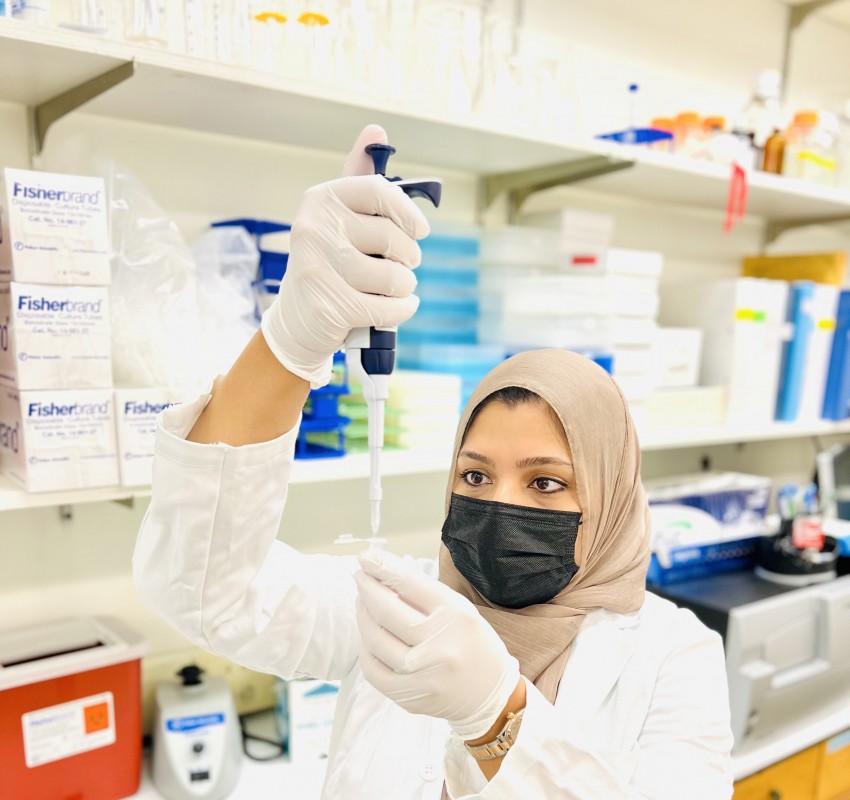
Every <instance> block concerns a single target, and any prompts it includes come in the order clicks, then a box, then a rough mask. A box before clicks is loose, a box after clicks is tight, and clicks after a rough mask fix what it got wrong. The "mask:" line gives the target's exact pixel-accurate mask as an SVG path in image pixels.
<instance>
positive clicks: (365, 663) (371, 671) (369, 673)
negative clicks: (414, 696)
mask: <svg viewBox="0 0 850 800" xmlns="http://www.w3.org/2000/svg"><path fill="white" fill-rule="evenodd" d="M360 670H361V672H362V673H363V677H364V678H366V680H367V681H368V682H369V683H371V684H372V686H374V687H375V688H376V689H377V690H378V691H379V692H381V693H382V694H384V695H386V696H387V697H390V698H393V699H395V698H397V697H398V696H399V693H404V694H406V692H407V690H409V684H410V678H409V677H408V676H407V675H403V674H401V673H398V672H396V671H395V670H393V669H391V668H390V667H388V666H387V665H386V664H385V663H384V662H383V661H381V659H380V658H378V657H377V656H375V655H373V654H372V653H370V652H369V651H368V650H367V649H366V648H365V647H361V648H360Z"/></svg>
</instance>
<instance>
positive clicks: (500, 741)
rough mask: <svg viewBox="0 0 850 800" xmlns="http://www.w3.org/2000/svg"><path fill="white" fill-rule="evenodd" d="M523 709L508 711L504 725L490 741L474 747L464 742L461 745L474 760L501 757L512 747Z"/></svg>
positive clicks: (488, 759)
mask: <svg viewBox="0 0 850 800" xmlns="http://www.w3.org/2000/svg"><path fill="white" fill-rule="evenodd" d="M524 711H525V709H521V710H520V711H517V712H516V713H514V712H513V711H509V712H508V721H507V722H506V723H505V727H504V728H502V730H501V731H499V733H498V734H497V735H496V738H495V739H493V741H492V742H486V743H485V744H479V745H475V746H474V747H473V746H472V745H470V744H467V743H466V742H464V743H463V745H464V747H465V748H466V750H467V752H468V753H469V754H470V755H471V756H472V757H473V758H474V759H475V760H476V761H490V760H492V759H494V758H503V757H504V755H505V754H506V753H507V752H508V750H510V749H511V747H513V744H514V742H515V741H516V737H517V733H518V732H519V726H520V725H521V724H522V715H523V712H524Z"/></svg>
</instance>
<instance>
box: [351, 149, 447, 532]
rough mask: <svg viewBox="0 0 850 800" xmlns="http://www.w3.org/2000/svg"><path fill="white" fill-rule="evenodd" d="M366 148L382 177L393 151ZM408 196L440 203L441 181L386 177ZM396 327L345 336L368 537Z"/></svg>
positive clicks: (375, 515) (375, 522)
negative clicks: (363, 448)
mask: <svg viewBox="0 0 850 800" xmlns="http://www.w3.org/2000/svg"><path fill="white" fill-rule="evenodd" d="M366 152H367V153H368V154H369V155H370V156H371V157H372V161H373V162H374V164H375V173H376V174H378V175H383V176H384V177H385V178H386V173H387V162H388V161H389V158H390V156H391V155H392V154H393V153H395V148H394V147H393V146H392V145H389V144H370V145H367V146H366ZM387 180H389V181H392V182H393V183H395V184H396V185H397V186H399V187H400V188H401V190H402V191H403V192H404V193H405V194H406V195H408V196H409V197H424V198H426V199H428V200H430V201H431V202H432V203H433V204H434V206H439V205H440V198H441V196H442V189H443V185H442V183H441V181H440V180H439V178H416V179H411V180H402V179H401V178H387ZM395 348H396V328H395V327H392V328H356V329H354V330H353V331H351V333H350V334H349V335H348V337H347V338H346V340H345V355H346V359H347V361H348V369H349V372H350V373H351V374H352V375H353V376H354V377H356V378H357V380H358V381H359V382H360V385H361V386H362V387H363V399H364V400H365V401H366V409H367V411H368V431H369V501H370V504H371V521H372V538H373V539H375V538H377V536H378V530H379V529H380V527H381V498H382V495H383V492H382V490H381V450H382V449H383V447H384V411H385V408H386V404H387V398H388V397H389V389H390V385H389V380H390V375H391V374H392V371H393V367H394V366H395Z"/></svg>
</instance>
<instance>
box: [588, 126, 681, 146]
mask: <svg viewBox="0 0 850 800" xmlns="http://www.w3.org/2000/svg"><path fill="white" fill-rule="evenodd" d="M596 138H597V139H607V140H608V141H611V142H620V143H621V144H652V143H653V142H663V141H665V140H670V139H672V138H673V134H672V133H670V132H669V131H659V130H657V129H655V128H629V129H628V130H625V131H615V132H614V133H603V134H602V135H600V136H597V137H596Z"/></svg>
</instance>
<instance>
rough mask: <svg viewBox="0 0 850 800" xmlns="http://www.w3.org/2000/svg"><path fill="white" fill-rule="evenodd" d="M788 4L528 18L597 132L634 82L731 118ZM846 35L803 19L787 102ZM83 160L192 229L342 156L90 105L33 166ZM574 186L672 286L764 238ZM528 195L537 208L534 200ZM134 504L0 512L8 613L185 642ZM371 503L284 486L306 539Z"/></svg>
mask: <svg viewBox="0 0 850 800" xmlns="http://www.w3.org/2000/svg"><path fill="white" fill-rule="evenodd" d="M785 13H786V12H785V7H784V6H782V5H781V4H780V3H778V2H774V0H747V2H746V3H741V2H739V1H736V0H714V2H711V3H705V2H702V0H644V1H643V2H641V3H635V2H630V0H535V1H533V2H529V19H530V21H531V23H532V24H533V25H535V26H537V27H538V28H539V29H541V30H546V31H550V32H551V31H553V30H557V31H559V32H562V33H564V34H565V35H567V36H569V37H570V38H571V39H572V40H573V41H574V42H577V43H578V44H576V45H575V46H574V48H573V68H574V87H575V91H576V94H577V96H578V97H579V98H581V100H582V103H583V106H584V113H583V119H584V123H585V127H586V128H587V129H588V130H589V131H591V132H598V131H601V130H606V129H611V128H616V127H619V126H621V125H622V124H623V123H624V114H625V110H624V109H625V105H624V100H625V86H626V85H627V84H628V83H629V82H632V81H637V82H639V83H640V84H641V87H642V88H641V95H642V103H643V105H644V107H645V109H646V115H647V116H650V115H654V114H656V113H662V112H666V113H674V112H676V111H679V110H684V109H686V108H696V109H698V110H701V111H704V112H709V111H710V112H719V113H726V114H732V113H733V112H734V110H735V109H736V108H737V107H739V106H740V105H741V104H742V103H743V102H744V100H745V99H746V96H747V94H748V91H749V87H750V84H751V81H752V76H753V75H754V73H755V72H756V71H757V70H758V69H759V68H761V67H763V66H776V65H778V58H779V52H780V47H781V36H782V24H783V19H784V15H785ZM848 44H850V32H848V31H846V30H842V29H838V28H835V27H833V26H831V25H828V24H825V23H823V22H819V21H816V20H813V21H811V22H809V23H807V25H806V27H805V28H804V30H803V31H802V33H801V35H800V37H799V40H798V42H797V47H796V49H795V69H796V72H795V74H794V80H793V82H792V85H791V94H792V97H793V98H798V99H799V100H800V101H803V100H805V102H810V101H823V102H828V103H833V102H837V101H838V100H840V99H843V97H844V96H845V95H848V96H850V69H848V67H850V48H848V46H847V45H848ZM824 80H825V81H827V83H824V82H823V81H824ZM355 133H356V132H355V131H352V136H353V135H354V134H355ZM390 134H392V132H391V131H390ZM92 155H99V156H111V157H112V158H115V159H117V160H118V161H120V162H121V163H123V164H125V165H126V166H127V167H128V168H130V169H131V170H132V171H133V172H134V173H135V174H136V175H137V176H138V177H139V178H140V179H141V180H142V181H143V182H144V184H145V185H146V187H147V188H148V189H149V190H150V191H151V193H152V194H153V196H154V197H156V198H157V199H158V201H159V203H160V204H161V205H162V206H163V208H164V209H165V210H166V211H167V213H168V214H169V215H171V217H172V218H173V219H174V220H175V221H176V222H177V223H178V224H179V225H180V226H181V228H182V230H183V232H184V234H185V235H186V236H187V238H191V237H193V236H195V235H196V234H197V233H199V232H200V231H201V230H203V229H204V227H205V226H206V225H207V224H208V222H209V221H211V220H214V219H219V218H224V217H228V216H233V215H237V214H238V215H256V216H265V217H270V218H279V219H291V218H292V217H293V215H294V213H295V210H296V208H297V205H298V200H299V197H300V195H301V193H302V191H303V189H304V188H305V187H306V186H308V185H310V184H312V183H315V182H318V181H321V180H325V179H328V178H331V177H333V176H334V175H336V174H337V171H338V168H339V164H340V158H339V157H338V156H337V155H334V154H327V153H320V152H315V151H309V150H297V149H294V148H285V147H279V146H274V145H270V144H265V143H255V142H246V141H242V140H234V139H229V138H226V137H220V136H211V135H202V134H195V133H187V132H184V131H178V130H170V129H165V128H160V127H156V126H150V125H143V124H137V123H123V122H118V121H115V120H104V119H98V118H96V117H91V116H87V115H85V114H82V113H77V114H73V115H71V116H70V117H67V118H65V119H63V120H62V121H60V122H59V123H57V124H56V125H55V126H54V128H53V129H52V130H51V131H50V133H49V135H48V145H47V148H46V151H45V154H44V159H43V164H44V166H45V167H48V168H64V169H74V168H79V165H84V164H86V163H88V162H89V161H90V159H91V157H92ZM0 162H2V163H3V164H7V165H14V166H26V165H27V162H28V158H27V147H26V127H25V114H24V110H23V109H22V108H20V107H16V106H10V105H3V104H0ZM75 165H77V167H75ZM397 166H398V168H399V171H400V172H402V173H403V174H404V173H408V174H412V173H414V172H416V171H419V170H420V169H421V170H423V171H427V172H431V171H433V170H432V169H428V165H416V164H413V163H410V164H408V163H405V162H403V161H399V162H398V165H397ZM443 174H444V176H445V177H446V179H447V185H446V192H445V197H446V204H445V206H444V207H443V208H442V209H441V211H440V212H439V214H438V215H436V216H437V218H438V219H446V220H460V221H470V220H471V219H472V218H473V216H474V210H475V190H476V185H475V179H474V177H473V176H471V175H465V174H459V173H458V174H445V172H444V171H443ZM567 197H568V200H569V202H570V203H571V204H573V205H576V206H579V207H584V208H588V209H597V210H603V211H607V212H609V213H613V214H614V215H615V218H616V222H617V227H616V235H615V243H616V244H618V245H620V246H627V247H642V248H651V249H660V250H662V251H663V252H664V253H665V255H666V257H667V267H666V275H665V280H675V279H689V278H692V277H695V276H698V275H712V276H715V275H716V276H720V275H730V274H735V272H736V270H737V265H738V261H739V259H740V256H741V255H742V254H744V253H745V252H751V251H753V250H755V249H756V248H757V247H758V244H759V241H760V236H761V230H762V228H761V223H759V222H757V221H748V222H746V223H744V224H742V225H740V226H739V227H738V228H737V229H736V230H735V231H734V232H733V233H732V234H731V235H729V236H725V235H723V234H722V233H721V230H720V214H719V213H711V212H706V211H693V210H682V209H677V208H673V207H659V206H646V205H642V204H641V203H639V202H635V201H627V200H617V199H615V198H611V197H608V196H605V195H601V194H596V193H593V192H590V191H587V190H585V189H582V188H575V189H572V190H569V192H568V193H567ZM535 202H536V201H532V202H531V203H530V204H529V207H528V209H529V211H531V212H533V211H534V210H535ZM538 210H539V209H538ZM781 246H782V247H783V248H786V249H795V248H806V247H809V246H818V247H840V248H846V247H847V240H846V235H845V234H844V233H842V232H840V231H839V232H837V233H836V230H833V229H826V230H824V231H820V232H817V231H815V232H814V233H813V232H811V231H807V232H805V233H793V234H790V235H789V236H788V237H787V238H785V239H783V240H782V242H781ZM706 452H707V453H710V455H711V457H712V459H713V462H714V464H715V465H716V466H718V467H721V468H729V469H742V470H748V471H756V472H763V473H765V474H771V475H776V476H777V477H780V476H781V477H783V478H788V477H793V478H794V479H797V480H803V479H804V478H805V477H806V476H807V473H808V472H809V470H810V469H811V466H812V464H813V454H814V449H813V446H812V444H811V443H810V442H807V441H796V442H791V443H782V442H779V443H766V444H750V445H746V446H745V447H742V448H739V447H734V446H725V447H717V448H709V449H707V450H706ZM702 456H703V451H702V450H701V449H691V450H682V451H674V452H670V453H650V454H647V456H646V457H645V460H644V472H645V474H646V475H647V476H657V475H662V474H669V473H671V472H677V471H683V470H684V471H693V470H697V469H699V467H700V463H701V458H702ZM444 486H445V475H438V474H434V475H426V476H417V477H396V478H388V479H386V484H385V497H386V500H385V530H386V531H387V532H388V533H390V535H391V536H392V539H393V547H394V548H395V549H398V550H404V551H409V552H414V553H416V554H418V555H432V554H433V553H434V551H435V547H436V544H437V541H438V531H439V526H440V524H441V521H442V513H443V491H444ZM331 495H332V498H331ZM330 499H332V500H333V502H332V503H330V502H328V501H329V500H330ZM143 511H144V504H142V506H141V507H139V508H137V509H133V510H130V509H127V508H124V507H120V506H117V505H110V504H100V505H91V506H79V507H77V508H76V509H75V513H74V518H73V520H72V521H70V522H61V521H60V519H59V515H58V513H57V511H56V510H55V509H43V510H37V511H20V512H3V513H0V620H2V623H0V624H3V625H12V624H15V623H18V622H21V623H27V622H35V621H37V620H40V619H46V618H52V617H55V616H56V615H59V614H64V613H71V612H96V611H102V610H104V608H108V609H110V610H112V611H114V612H115V613H120V614H121V615H122V616H126V617H127V619H128V620H129V621H130V622H131V623H133V624H136V625H137V626H138V627H139V628H141V629H142V630H144V631H145V633H147V634H148V635H149V636H150V638H151V640H152V644H153V647H154V650H166V649H171V648H176V647H179V646H180V644H181V639H180V637H179V636H178V635H177V634H174V633H173V632H171V631H170V630H169V629H168V628H167V626H165V625H164V623H162V622H161V621H159V620H158V619H156V618H154V617H153V615H151V614H150V613H149V612H147V611H146V610H145V609H143V608H142V607H141V605H140V604H139V603H138V601H137V600H136V598H135V595H134V593H133V591H132V586H131V583H130V579H129V562H130V556H131V552H132V546H133V540H134V536H135V532H136V530H137V529H138V525H139V523H140V520H141V516H142V514H143ZM367 513H368V512H367V503H366V483H365V481H349V482H345V483H335V484H329V485H327V486H321V485H297V486H294V487H292V489H291V495H290V502H289V505H288V507H287V510H286V513H285V515H284V520H283V526H282V530H283V534H282V535H283V537H284V538H285V539H286V540H287V541H290V542H292V543H293V544H294V545H295V546H297V547H299V548H302V549H304V550H321V549H328V548H329V547H330V546H331V545H330V542H331V541H332V539H333V538H335V536H337V535H338V534H340V533H352V532H355V533H356V532H358V531H363V530H365V529H366V526H367V521H368V520H367Z"/></svg>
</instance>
